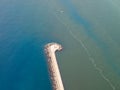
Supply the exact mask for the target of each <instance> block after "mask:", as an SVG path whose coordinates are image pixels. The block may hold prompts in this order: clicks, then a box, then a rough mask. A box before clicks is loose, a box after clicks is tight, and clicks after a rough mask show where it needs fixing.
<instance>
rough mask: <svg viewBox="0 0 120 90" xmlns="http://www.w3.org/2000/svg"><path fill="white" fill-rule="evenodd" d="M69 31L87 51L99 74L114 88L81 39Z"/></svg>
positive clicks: (114, 89)
mask: <svg viewBox="0 0 120 90" xmlns="http://www.w3.org/2000/svg"><path fill="white" fill-rule="evenodd" d="M69 33H70V34H71V36H72V37H73V38H74V39H75V40H76V41H78V42H79V43H80V44H81V46H82V47H83V48H84V50H85V52H86V53H87V55H88V57H89V60H90V61H91V63H92V64H93V66H94V68H95V69H96V70H97V71H98V72H99V74H100V75H101V77H102V78H103V79H104V80H105V81H106V82H107V83H108V84H109V85H110V87H111V88H112V90H116V88H115V86H114V85H113V84H112V82H111V81H110V80H109V79H108V78H107V77H106V76H105V75H104V73H103V70H102V69H101V68H99V67H98V66H97V64H96V63H95V60H94V59H93V57H92V56H91V54H90V52H89V51H88V49H87V47H86V46H85V44H84V43H83V42H82V40H80V39H78V38H77V37H76V36H75V35H74V34H73V32H72V31H71V30H69Z"/></svg>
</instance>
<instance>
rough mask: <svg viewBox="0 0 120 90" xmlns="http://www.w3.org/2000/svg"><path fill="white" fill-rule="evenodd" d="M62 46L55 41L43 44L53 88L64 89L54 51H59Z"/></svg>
mask: <svg viewBox="0 0 120 90" xmlns="http://www.w3.org/2000/svg"><path fill="white" fill-rule="evenodd" d="M61 50H62V46H61V45H60V44H57V43H49V44H47V45H46V46H45V53H46V55H47V58H48V68H49V72H50V78H51V82H52V87H53V90H64V87H63V83H62V79H61V75H60V71H59V67H58V64H57V60H56V55H55V52H56V51H61Z"/></svg>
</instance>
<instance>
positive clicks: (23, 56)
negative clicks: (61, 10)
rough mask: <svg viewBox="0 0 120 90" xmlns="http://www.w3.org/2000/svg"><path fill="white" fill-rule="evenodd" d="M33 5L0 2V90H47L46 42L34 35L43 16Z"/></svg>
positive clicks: (24, 0) (28, 0)
mask: <svg viewBox="0 0 120 90" xmlns="http://www.w3.org/2000/svg"><path fill="white" fill-rule="evenodd" d="M37 3H39V4H40V2H39V1H36V2H33V0H21V1H17V0H11V1H9V0H1V1H0V12H1V13H0V90H51V84H50V79H49V75H48V69H47V64H46V57H45V54H44V45H45V44H46V43H48V42H50V40H49V39H48V38H45V37H47V35H45V33H42V34H41V33H39V32H38V31H40V32H42V30H44V28H45V27H40V28H38V24H37V23H38V22H39V21H40V20H41V22H42V21H44V19H45V13H43V14H41V12H42V11H39V10H40V9H38V8H42V7H43V5H42V4H40V5H41V6H39V4H37ZM38 6H39V7H38ZM41 10H42V9H41ZM44 10H45V9H44ZM38 12H40V13H38ZM43 15H44V16H43ZM37 17H39V20H38V19H37ZM39 25H40V24H39ZM43 34H44V35H43Z"/></svg>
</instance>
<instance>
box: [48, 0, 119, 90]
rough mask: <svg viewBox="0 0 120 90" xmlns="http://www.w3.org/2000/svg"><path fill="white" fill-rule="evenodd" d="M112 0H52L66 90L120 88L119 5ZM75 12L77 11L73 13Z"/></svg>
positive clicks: (60, 63)
mask: <svg viewBox="0 0 120 90" xmlns="http://www.w3.org/2000/svg"><path fill="white" fill-rule="evenodd" d="M118 2H119V1H112V0H110V1H109V0H106V1H104V0H92V1H89V0H65V1H63V0H61V1H60V0H57V1H55V0H52V1H51V2H49V5H51V7H50V9H51V10H52V13H53V14H54V19H55V20H58V22H57V23H58V24H57V26H56V24H55V28H56V31H55V32H54V33H55V38H57V39H58V40H59V41H60V43H61V44H62V45H63V47H64V50H63V51H62V52H61V53H59V54H57V58H58V62H59V66H60V70H61V74H62V78H63V82H64V86H65V89H66V90H119V89H120V40H119V38H120V36H119V34H120V30H119V29H120V9H119V5H118V4H119V3H120V2H119V3H118ZM73 13H74V14H73Z"/></svg>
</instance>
